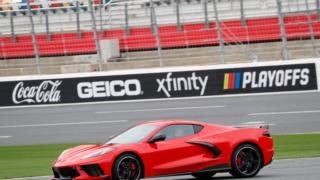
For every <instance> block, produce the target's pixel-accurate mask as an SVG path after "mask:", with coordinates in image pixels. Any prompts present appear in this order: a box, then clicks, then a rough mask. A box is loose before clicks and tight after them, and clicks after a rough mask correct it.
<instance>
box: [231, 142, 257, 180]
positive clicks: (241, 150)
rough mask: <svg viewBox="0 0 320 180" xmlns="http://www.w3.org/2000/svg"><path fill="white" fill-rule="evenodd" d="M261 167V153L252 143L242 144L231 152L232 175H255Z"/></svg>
mask: <svg viewBox="0 0 320 180" xmlns="http://www.w3.org/2000/svg"><path fill="white" fill-rule="evenodd" d="M261 167H262V154H261V152H260V150H259V149H258V148H257V147H256V146H255V145H252V144H243V145H240V146H239V147H237V148H236V149H235V151H234V152H233V154H232V170H231V172H230V173H231V174H232V175H233V176H234V177H238V178H244V177H253V176H255V175H256V174H257V173H258V172H259V171H260V169H261Z"/></svg>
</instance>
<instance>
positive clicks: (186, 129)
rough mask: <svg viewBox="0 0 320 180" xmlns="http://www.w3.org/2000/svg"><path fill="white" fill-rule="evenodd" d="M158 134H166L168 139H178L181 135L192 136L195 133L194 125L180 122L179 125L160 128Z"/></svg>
mask: <svg viewBox="0 0 320 180" xmlns="http://www.w3.org/2000/svg"><path fill="white" fill-rule="evenodd" d="M158 134H164V135H166V140H170V139H176V138H180V137H185V136H190V135H193V134H195V131H194V127H193V125H188V124H179V125H170V126H168V127H165V128H163V129H162V130H160V131H159V132H158V133H157V135H158Z"/></svg>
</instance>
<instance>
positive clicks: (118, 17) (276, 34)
mask: <svg viewBox="0 0 320 180" xmlns="http://www.w3.org/2000/svg"><path fill="white" fill-rule="evenodd" d="M319 6H320V2H319V0H113V1H112V2H111V1H110V0H104V1H100V0H95V1H93V0H55V1H53V0H52V1H49V0H30V1H28V0H11V1H9V0H2V1H1V0H0V58H1V59H2V60H3V61H0V68H2V69H8V68H20V69H18V70H17V71H19V72H20V74H32V73H41V70H42V69H45V73H48V71H49V70H48V69H50V68H48V67H52V66H57V69H59V70H52V73H56V72H57V71H61V67H60V66H61V65H70V64H71V65H72V64H93V65H95V66H93V70H105V69H112V68H111V64H112V67H114V68H124V67H126V68H130V67H133V66H134V65H132V64H140V67H144V66H145V67H148V66H171V65H181V64H183V65H187V64H217V63H237V62H253V61H265V60H277V59H283V60H288V59H298V58H310V57H318V56H319V50H318V49H319V40H318V39H319V37H320V22H319V20H320V15H319V14H320V8H319ZM103 40H116V41H118V42H119V50H120V52H121V53H120V55H118V56H115V57H108V58H106V57H104V56H103V51H104V50H105V47H100V44H101V41H103ZM17 59H19V60H17ZM108 62H109V63H108ZM111 62H112V63H111ZM114 62H117V65H116V64H115V63H114ZM124 62H130V63H131V64H130V65H128V66H125V64H124ZM35 67H37V68H35ZM74 67H75V66H70V67H67V68H74ZM21 68H24V69H21ZM28 68H29V69H28ZM82 68H84V69H82V70H79V71H87V70H89V71H90V70H92V68H85V66H83V67H82ZM21 71H24V72H22V73H21ZM42 72H44V71H42ZM61 72H67V70H66V71H61ZM49 73H50V72H49Z"/></svg>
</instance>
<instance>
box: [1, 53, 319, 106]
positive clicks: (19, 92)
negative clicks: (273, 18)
mask: <svg viewBox="0 0 320 180" xmlns="http://www.w3.org/2000/svg"><path fill="white" fill-rule="evenodd" d="M319 62H320V61H319V60H317V59H312V60H298V61H281V62H279V61H277V62H264V63H251V64H237V65H217V66H201V67H179V68H163V69H147V70H143V71H141V70H134V71H133V70H130V71H118V72H100V73H86V74H84V73H82V74H64V75H48V76H25V77H9V78H8V77H6V78H0V92H1V93H0V106H19V105H40V104H64V103H83V102H106V101H123V100H144V99H165V98H180V97H200V96H215V95H226V94H247V93H266V92H283V91H305V90H317V89H318V80H319V79H320V78H319V77H317V75H318V76H319V72H318V71H319V67H320V64H319ZM141 72H143V73H141Z"/></svg>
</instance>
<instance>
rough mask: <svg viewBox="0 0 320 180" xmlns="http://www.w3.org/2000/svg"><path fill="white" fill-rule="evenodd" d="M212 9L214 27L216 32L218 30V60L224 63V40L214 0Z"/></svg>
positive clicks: (214, 0)
mask: <svg viewBox="0 0 320 180" xmlns="http://www.w3.org/2000/svg"><path fill="white" fill-rule="evenodd" d="M213 10H214V16H215V19H216V29H217V32H218V41H219V52H220V62H221V63H224V40H223V35H222V30H221V27H220V20H219V14H218V8H217V2H216V0H213Z"/></svg>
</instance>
